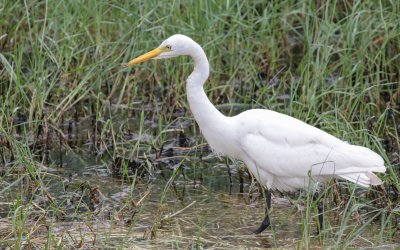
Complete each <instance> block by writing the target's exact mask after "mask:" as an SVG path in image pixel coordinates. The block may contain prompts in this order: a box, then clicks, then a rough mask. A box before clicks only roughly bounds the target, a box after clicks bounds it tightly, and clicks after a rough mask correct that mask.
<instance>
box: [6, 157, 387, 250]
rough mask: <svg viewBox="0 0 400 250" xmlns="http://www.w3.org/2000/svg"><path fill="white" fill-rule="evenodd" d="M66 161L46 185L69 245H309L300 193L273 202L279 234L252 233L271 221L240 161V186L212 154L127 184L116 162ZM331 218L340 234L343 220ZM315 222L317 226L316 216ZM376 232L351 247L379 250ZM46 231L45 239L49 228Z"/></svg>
mask: <svg viewBox="0 0 400 250" xmlns="http://www.w3.org/2000/svg"><path fill="white" fill-rule="evenodd" d="M62 158H63V161H64V164H62V165H63V167H62V168H59V167H54V168H51V169H48V172H49V173H51V176H53V177H48V178H46V180H47V181H48V184H47V187H48V190H47V191H48V192H49V193H51V195H52V196H53V197H54V199H56V200H57V201H58V204H59V206H60V208H61V209H62V210H63V213H62V215H60V213H58V214H57V213H56V212H54V213H55V214H57V215H56V216H55V217H53V219H52V220H53V221H51V231H52V233H53V234H55V235H57V236H58V237H60V240H62V241H63V242H64V243H66V244H75V245H76V244H78V243H76V242H82V243H81V244H82V246H84V247H118V246H120V247H121V246H123V247H126V248H189V247H191V248H192V247H195V248H207V249H209V248H258V247H261V248H289V249H293V248H302V247H304V243H303V242H302V240H301V239H302V237H303V235H304V230H303V229H304V228H303V227H304V226H303V225H304V224H303V217H304V206H303V205H304V204H303V203H302V202H301V200H297V199H296V196H294V197H293V196H292V197H291V198H288V197H286V196H284V195H281V194H277V196H276V197H274V198H273V201H272V203H273V205H272V207H273V209H272V211H271V220H272V223H273V224H272V225H273V229H272V230H271V229H268V230H266V231H265V232H263V233H262V234H261V235H254V234H253V233H252V231H253V230H254V229H256V228H257V226H258V225H259V223H260V222H261V220H262V219H263V216H264V203H263V199H261V197H260V195H259V193H258V192H251V190H252V187H251V186H250V185H251V180H250V179H249V176H248V175H247V174H246V173H245V171H243V172H242V173H241V174H238V169H239V171H242V166H241V165H240V163H236V164H237V165H231V172H232V176H231V178H232V184H230V177H229V174H228V171H227V168H226V165H225V164H224V163H223V161H222V160H220V159H218V158H215V157H213V156H212V155H208V156H206V157H203V159H202V160H200V159H199V158H198V157H193V156H187V157H186V158H184V160H183V161H182V159H181V158H180V159H179V160H177V161H176V164H175V165H173V166H174V167H169V168H164V169H162V170H157V171H154V175H153V176H142V177H139V176H136V177H131V178H128V179H125V181H123V180H122V179H121V178H116V177H115V176H113V175H112V174H111V172H112V170H111V169H110V164H108V163H107V161H104V159H101V158H96V157H94V156H84V155H82V154H81V153H74V152H73V151H69V152H68V153H64V154H63V156H62ZM56 165H59V164H56ZM178 166H180V167H179V170H176V169H178ZM174 169H175V170H174ZM243 169H244V168H243ZM173 175H176V177H175V178H172V176H173ZM239 176H242V179H243V180H242V181H240V178H239ZM241 182H242V183H241ZM34 202H35V203H37V204H38V206H41V205H40V204H41V202H49V200H48V199H47V200H43V197H42V198H39V197H38V198H37V199H34ZM51 210H53V209H51ZM3 212H4V211H3ZM330 214H331V215H332V214H334V212H330ZM3 215H4V213H3ZM327 217H328V220H329V221H330V222H329V223H330V226H331V227H332V228H331V229H329V230H330V232H332V231H334V230H335V227H336V228H337V223H338V222H337V220H338V219H337V218H336V219H335V216H329V215H328V216H327ZM311 221H312V223H315V219H312V220H311ZM48 222H49V223H50V221H48ZM374 228H375V226H373V225H372V226H369V227H368V229H369V230H366V233H365V234H363V237H359V238H358V239H355V240H354V243H353V244H351V246H353V247H354V246H357V247H373V246H374V245H375V244H376V242H374V240H373V239H374V233H371V232H373V230H374ZM376 228H379V225H377V226H376ZM311 229H312V230H314V229H315V226H314V225H311ZM36 233H38V232H36ZM42 233H43V237H45V236H46V232H45V230H43V232H42ZM311 235H313V233H311ZM333 235H334V234H333ZM364 237H365V238H364ZM68 242H69V243H68ZM71 242H72V243H71ZM74 242H75V243H74ZM307 244H309V246H313V247H316V248H323V247H324V246H330V245H334V244H335V236H333V237H332V236H331V238H320V237H315V236H312V237H311V238H310V239H309V242H308V243H307ZM385 247H387V248H393V247H394V245H386V246H385Z"/></svg>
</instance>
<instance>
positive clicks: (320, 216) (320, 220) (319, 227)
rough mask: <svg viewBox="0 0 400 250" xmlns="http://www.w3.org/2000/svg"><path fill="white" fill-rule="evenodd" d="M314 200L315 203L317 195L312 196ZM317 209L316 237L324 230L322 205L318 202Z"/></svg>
mask: <svg viewBox="0 0 400 250" xmlns="http://www.w3.org/2000/svg"><path fill="white" fill-rule="evenodd" d="M313 198H314V200H315V201H316V200H317V199H318V195H314V197H313ZM317 208H318V224H317V235H319V233H320V232H321V231H322V230H323V229H324V226H323V225H324V203H323V202H322V200H321V201H318V204H317Z"/></svg>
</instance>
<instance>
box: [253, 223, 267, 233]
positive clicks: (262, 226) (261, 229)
mask: <svg viewBox="0 0 400 250" xmlns="http://www.w3.org/2000/svg"><path fill="white" fill-rule="evenodd" d="M269 225H270V223H269V222H268V223H265V222H264V221H263V222H262V223H261V225H260V227H259V228H257V230H255V231H253V233H254V234H260V233H261V232H262V231H264V230H265V229H267V228H268V227H269Z"/></svg>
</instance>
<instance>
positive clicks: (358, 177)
mask: <svg viewBox="0 0 400 250" xmlns="http://www.w3.org/2000/svg"><path fill="white" fill-rule="evenodd" d="M339 177H341V178H343V179H345V180H348V181H351V182H353V183H355V184H357V185H360V186H362V187H369V186H370V185H372V186H376V185H381V184H382V183H383V181H382V180H381V179H379V177H378V176H376V175H375V174H374V173H372V172H364V173H348V174H341V175H339Z"/></svg>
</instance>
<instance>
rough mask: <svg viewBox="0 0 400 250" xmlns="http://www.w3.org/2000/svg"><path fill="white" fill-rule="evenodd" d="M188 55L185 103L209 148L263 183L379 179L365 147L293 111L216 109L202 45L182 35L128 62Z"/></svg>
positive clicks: (283, 185)
mask: <svg viewBox="0 0 400 250" xmlns="http://www.w3.org/2000/svg"><path fill="white" fill-rule="evenodd" d="M179 55H189V56H191V57H192V58H193V60H194V71H193V72H192V74H191V75H190V76H189V78H188V80H187V98H188V101H189V105H190V109H191V110H192V113H193V115H194V117H195V119H196V121H197V123H198V125H199V127H200V129H201V131H202V134H203V135H204V137H205V138H206V140H207V142H208V143H209V145H210V146H211V148H212V149H213V150H215V151H216V152H218V153H221V154H224V155H226V156H228V157H231V158H235V159H239V160H242V161H243V162H244V163H245V164H246V165H247V167H248V168H249V170H250V172H251V173H252V174H253V175H254V176H255V177H256V178H257V180H258V181H259V182H260V183H261V184H262V185H264V186H265V187H267V188H268V189H278V190H281V191H291V190H295V189H299V188H306V187H307V185H308V184H309V183H310V180H309V177H310V176H311V177H312V179H313V180H315V181H324V180H326V179H328V178H329V177H332V176H334V177H339V178H342V179H346V180H348V181H351V182H354V183H357V184H358V185H360V186H363V187H368V186H369V185H379V184H381V183H382V182H381V180H380V179H379V178H378V177H377V176H376V175H375V174H374V173H373V172H380V173H384V172H385V171H386V168H385V166H384V161H383V159H382V157H380V156H379V155H378V154H376V153H375V152H373V151H371V150H370V149H368V148H365V147H360V146H354V145H350V144H347V143H346V142H344V141H342V140H339V139H337V138H336V137H334V136H332V135H330V134H328V133H326V132H324V131H322V130H320V129H317V128H315V127H313V126H310V125H308V124H306V123H304V122H302V121H300V120H298V119H295V118H293V117H290V116H287V115H284V114H280V113H277V112H274V111H270V110H263V109H253V110H249V111H245V112H243V113H241V114H239V115H237V116H233V117H227V116H224V115H223V114H221V113H220V112H219V111H218V110H217V109H216V108H215V107H214V106H213V105H212V104H211V102H210V101H209V99H208V97H207V95H206V94H205V92H204V89H203V84H204V82H205V81H206V80H207V78H208V75H209V64H208V60H207V57H206V55H205V53H204V51H203V49H202V48H201V47H200V46H199V45H198V44H197V43H196V42H194V41H193V40H192V39H190V38H189V37H187V36H184V35H174V36H171V37H170V38H168V39H167V40H165V41H164V42H163V43H162V44H161V45H160V46H159V47H158V48H156V49H155V50H153V51H151V52H149V53H147V54H145V55H143V56H140V57H138V58H136V59H134V60H132V61H130V62H129V63H128V65H133V64H137V63H140V62H143V61H146V60H148V59H151V58H155V59H159V58H170V57H175V56H179Z"/></svg>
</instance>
